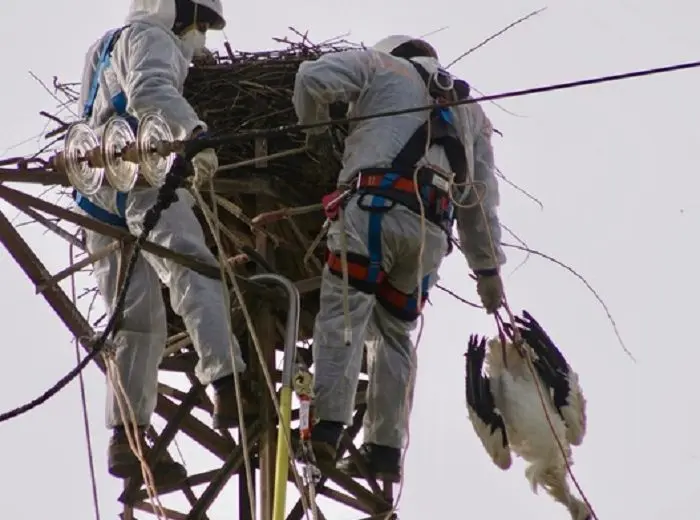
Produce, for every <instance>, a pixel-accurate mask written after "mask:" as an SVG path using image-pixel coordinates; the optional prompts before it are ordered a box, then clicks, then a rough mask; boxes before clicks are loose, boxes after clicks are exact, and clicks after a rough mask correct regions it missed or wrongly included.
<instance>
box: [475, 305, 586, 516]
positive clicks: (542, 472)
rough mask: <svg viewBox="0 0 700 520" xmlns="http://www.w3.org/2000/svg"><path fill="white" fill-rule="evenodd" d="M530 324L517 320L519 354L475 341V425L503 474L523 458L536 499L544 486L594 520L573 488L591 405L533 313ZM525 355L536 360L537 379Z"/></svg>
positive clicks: (573, 511)
mask: <svg viewBox="0 0 700 520" xmlns="http://www.w3.org/2000/svg"><path fill="white" fill-rule="evenodd" d="M523 317H524V319H523V318H516V322H517V323H516V326H517V327H518V330H519V331H520V334H521V335H522V338H523V340H524V344H522V345H521V346H520V347H519V348H520V351H519V350H518V347H516V346H515V345H514V344H513V343H512V342H510V341H507V342H506V344H505V345H503V344H502V343H501V341H500V340H499V339H497V338H495V339H492V340H490V341H488V343H487V341H486V339H485V338H481V339H479V338H478V337H477V336H471V337H470V338H469V348H468V350H467V353H466V354H465V356H466V397H467V410H468V412H469V419H470V421H471V423H472V425H473V426H474V430H475V431H476V434H477V436H478V437H479V439H480V440H481V442H482V444H483V445H484V448H486V451H487V452H488V454H489V455H490V456H491V459H492V460H493V462H494V463H495V464H496V466H498V467H499V468H501V469H503V470H507V469H508V468H510V466H511V464H512V458H511V452H512V453H515V454H516V455H519V456H520V457H522V458H523V459H525V461H527V462H528V463H529V465H528V467H527V469H526V470H525V476H526V477H527V479H528V480H529V481H530V485H531V486H532V491H533V492H534V493H537V489H538V487H539V486H542V487H543V488H544V489H545V490H546V491H547V493H548V494H549V495H550V496H552V497H553V498H554V499H555V500H556V501H557V502H559V503H561V504H563V505H564V506H565V507H566V508H567V509H568V511H569V513H570V514H571V518H572V520H591V519H592V513H591V511H590V510H589V508H588V507H587V506H586V504H585V503H584V502H583V501H581V500H579V499H578V498H576V497H575V496H573V495H572V493H571V491H570V488H569V484H568V482H567V463H568V465H569V466H570V465H571V464H573V461H572V453H571V446H578V445H580V444H581V443H582V442H583V438H584V436H585V434H586V400H585V398H584V397H583V392H582V391H581V387H580V385H579V382H578V375H577V374H576V372H574V371H573V370H572V369H571V366H570V365H569V364H568V363H567V361H566V359H565V358H564V356H563V355H562V354H561V352H560V351H559V349H557V347H556V346H555V345H554V343H553V342H552V340H551V339H550V338H549V336H547V334H546V333H545V332H544V330H543V329H542V327H541V326H540V325H539V324H538V323H537V322H536V321H535V319H534V318H533V317H532V316H531V315H530V314H528V313H527V312H524V313H523ZM521 352H523V353H524V354H525V355H528V356H529V358H530V360H531V361H532V368H534V371H533V370H532V369H531V366H530V365H529V363H528V361H527V359H526V358H525V357H523V354H521ZM484 362H485V364H486V367H485V371H484V372H483V373H482V369H483V368H484ZM538 385H539V390H538ZM540 392H541V394H540ZM555 433H556V436H557V438H558V439H559V441H560V442H559V443H557V441H556V439H555V438H554V434H555ZM562 447H563V452H562Z"/></svg>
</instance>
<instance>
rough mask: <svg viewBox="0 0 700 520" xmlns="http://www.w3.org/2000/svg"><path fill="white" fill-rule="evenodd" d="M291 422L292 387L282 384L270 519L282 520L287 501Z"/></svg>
mask: <svg viewBox="0 0 700 520" xmlns="http://www.w3.org/2000/svg"><path fill="white" fill-rule="evenodd" d="M291 424H292V389H291V388H289V387H286V386H283V387H282V389H281V390H280V421H279V431H278V432H277V459H276V463H275V468H276V473H275V500H274V503H273V506H272V520H284V518H285V506H286V502H287V476H288V475H289V450H288V446H287V440H288V439H290V438H291V437H290V435H291Z"/></svg>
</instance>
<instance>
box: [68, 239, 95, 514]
mask: <svg viewBox="0 0 700 520" xmlns="http://www.w3.org/2000/svg"><path fill="white" fill-rule="evenodd" d="M68 255H69V261H70V265H71V267H72V266H73V265H74V263H75V257H74V244H73V243H72V242H71V243H70V244H69V245H68ZM70 289H71V301H72V302H73V306H75V307H77V304H78V297H77V291H76V287H75V273H73V274H72V275H71V277H70ZM73 343H74V344H75V358H76V361H77V364H78V365H80V341H79V340H78V337H77V336H74V338H73ZM78 383H79V385H80V402H81V408H82V413H83V428H84V430H85V447H86V449H87V456H88V468H89V471H90V485H91V491H92V504H93V508H94V510H95V520H101V517H100V502H99V498H98V493H97V475H96V472H95V456H94V453H93V450H92V434H91V433H90V418H89V416H88V407H87V392H86V391H85V378H84V377H83V374H82V372H81V373H80V375H79V376H78Z"/></svg>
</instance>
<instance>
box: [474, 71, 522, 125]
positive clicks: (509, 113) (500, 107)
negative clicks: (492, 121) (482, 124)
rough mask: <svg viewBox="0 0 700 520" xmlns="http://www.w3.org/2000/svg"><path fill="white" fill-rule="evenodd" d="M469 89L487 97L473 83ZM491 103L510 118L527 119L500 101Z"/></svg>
mask: <svg viewBox="0 0 700 520" xmlns="http://www.w3.org/2000/svg"><path fill="white" fill-rule="evenodd" d="M469 88H471V89H472V90H473V91H474V92H476V93H477V94H479V95H480V96H486V94H485V93H484V92H482V91H481V90H479V89H478V88H476V87H475V86H474V85H473V84H472V83H469ZM489 103H491V104H492V105H494V106H495V107H496V108H498V109H499V110H501V111H503V112H505V113H506V114H508V115H509V116H513V117H520V118H525V117H527V116H526V115H523V114H518V113H517V112H513V111H512V110H508V109H507V108H506V107H504V106H503V105H501V104H500V103H499V102H498V101H489ZM495 131H496V129H494V132H495ZM499 134H500V132H499Z"/></svg>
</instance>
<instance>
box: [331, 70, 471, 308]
mask: <svg viewBox="0 0 700 520" xmlns="http://www.w3.org/2000/svg"><path fill="white" fill-rule="evenodd" d="M408 61H409V63H411V65H413V67H415V69H416V70H417V71H418V73H419V74H420V76H421V78H422V79H423V81H424V82H425V85H426V87H427V88H428V91H429V92H430V95H431V97H432V98H433V100H434V101H435V103H436V107H435V108H434V109H433V110H432V111H431V113H430V117H429V118H428V119H427V120H426V121H425V123H423V124H422V125H421V126H420V127H419V128H418V129H417V130H416V131H415V132H414V134H413V135H412V136H411V137H410V139H409V140H408V142H407V143H406V144H405V145H404V147H403V148H402V149H401V151H399V153H398V154H397V156H396V158H395V159H394V160H393V161H392V164H391V167H389V168H370V169H365V170H361V171H360V172H359V173H358V176H357V182H356V185H355V186H354V187H353V188H352V189H351V191H350V193H349V194H348V195H350V194H357V195H359V196H360V197H359V199H358V201H357V204H358V206H359V207H360V208H361V209H363V210H365V211H368V212H369V213H370V217H369V229H368V233H367V236H368V250H369V254H368V256H364V255H359V254H356V253H351V252H348V253H347V263H348V283H349V284H350V285H351V286H353V287H354V288H355V289H357V290H359V291H362V292H364V293H367V294H374V295H375V296H376V298H377V301H378V302H379V303H380V304H381V305H382V306H383V307H384V308H385V309H386V310H387V311H388V312H389V313H390V314H392V315H393V316H395V317H396V318H398V319H400V320H404V321H413V320H415V319H417V318H418V316H420V314H421V312H422V310H423V306H424V304H425V302H426V300H427V299H428V288H429V286H430V274H428V275H426V276H424V277H423V280H422V282H421V286H420V287H419V288H416V290H415V291H414V293H413V294H406V293H403V292H401V291H399V290H398V289H397V288H396V287H394V286H393V285H392V284H391V283H390V282H389V280H388V276H387V273H386V272H385V271H384V270H383V269H382V218H383V216H384V214H385V213H386V212H387V211H389V210H390V209H391V208H393V207H394V206H395V205H396V204H401V205H402V206H405V207H407V208H408V209H410V210H411V211H413V212H415V213H417V214H419V215H423V216H424V217H425V218H426V220H429V221H430V222H433V223H434V224H437V225H438V226H440V227H441V228H442V229H443V230H444V231H445V233H447V234H448V236H449V234H450V232H451V229H452V225H453V223H454V218H455V213H454V204H453V203H452V199H451V196H450V190H451V185H452V182H453V181H454V182H456V183H459V184H463V183H464V182H465V181H466V178H467V161H466V153H465V149H464V145H463V143H462V141H461V140H460V138H459V134H458V132H457V129H456V127H455V125H454V122H453V114H452V112H451V111H450V110H449V108H445V107H440V106H439V105H440V104H441V103H444V102H446V101H452V100H456V99H457V96H459V97H460V98H461V97H467V96H468V95H469V92H468V86H467V87H466V91H465V89H464V87H465V86H466V85H467V84H466V83H464V82H461V84H460V87H461V88H460V89H459V92H457V91H456V89H455V86H454V83H453V81H452V77H451V76H450V75H449V73H447V72H446V71H444V70H442V69H440V70H439V71H438V73H437V74H434V75H431V74H429V73H428V72H427V71H426V70H425V69H424V68H423V67H422V66H421V65H419V64H417V63H415V62H413V61H411V60H408ZM426 145H427V146H426ZM433 145H440V146H442V147H443V149H444V150H445V154H446V155H447V159H448V161H449V163H450V169H451V170H452V172H453V173H454V180H452V179H450V178H448V177H447V176H446V175H445V174H444V173H441V172H438V171H436V170H434V169H432V168H430V167H421V168H419V169H418V171H417V172H416V165H417V163H418V161H420V160H421V158H422V157H423V156H424V155H425V151H426V150H427V149H428V148H430V147H431V146H433ZM419 197H420V198H419ZM347 198H348V197H339V196H338V192H334V193H332V194H329V195H327V196H326V197H324V208H325V209H326V215H327V216H328V218H329V219H331V220H334V219H335V218H337V213H338V206H339V205H340V204H344V203H345V202H346V201H347ZM326 262H327V265H328V269H329V270H330V272H331V273H333V274H335V275H336V276H340V277H342V265H341V259H340V252H338V251H331V250H327V252H326Z"/></svg>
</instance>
